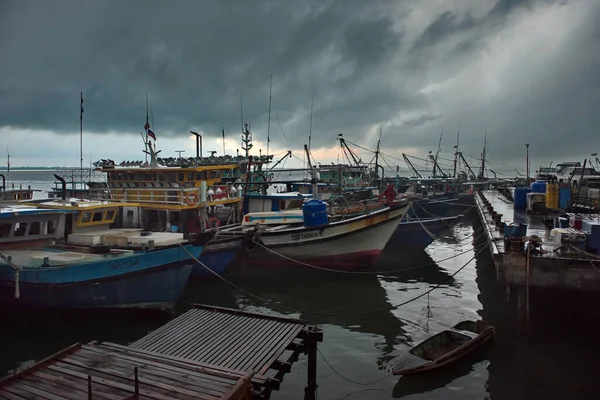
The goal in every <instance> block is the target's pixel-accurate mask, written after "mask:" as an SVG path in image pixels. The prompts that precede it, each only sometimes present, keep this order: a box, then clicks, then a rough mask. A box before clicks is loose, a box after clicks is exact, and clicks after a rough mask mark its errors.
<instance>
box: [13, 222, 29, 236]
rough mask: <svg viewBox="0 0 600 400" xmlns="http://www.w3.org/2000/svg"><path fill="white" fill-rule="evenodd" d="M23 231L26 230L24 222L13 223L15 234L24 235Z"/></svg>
mask: <svg viewBox="0 0 600 400" xmlns="http://www.w3.org/2000/svg"><path fill="white" fill-rule="evenodd" d="M25 232H27V224H26V223H23V222H18V223H16V224H15V236H25Z"/></svg>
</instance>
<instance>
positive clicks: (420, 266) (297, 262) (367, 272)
mask: <svg viewBox="0 0 600 400" xmlns="http://www.w3.org/2000/svg"><path fill="white" fill-rule="evenodd" d="M480 230H482V231H483V232H481V233H479V234H478V236H477V237H475V238H474V239H473V241H476V240H477V239H479V238H480V237H481V236H483V235H484V234H485V233H486V232H485V230H483V226H482V227H481V228H479V229H477V230H475V231H473V234H475V233H477V232H478V231H480ZM255 243H256V245H257V246H259V247H261V248H263V249H265V250H266V251H268V252H270V253H272V254H274V255H276V256H278V257H281V258H283V259H284V260H287V261H290V262H292V263H295V264H298V265H303V266H305V267H309V268H313V269H317V270H320V271H326V272H336V273H340V274H347V275H389V274H396V273H399V272H406V271H413V270H416V269H421V268H425V267H429V266H431V265H433V264H437V263H440V262H444V261H448V260H451V259H453V258H456V257H458V256H461V255H463V254H466V253H468V252H470V251H472V250H473V249H468V250H465V251H462V252H460V253H457V254H454V255H452V256H450V257H447V258H443V259H441V260H438V261H434V262H433V263H426V264H421V265H417V266H415V267H410V268H404V269H395V270H386V271H346V270H340V269H333V268H326V267H319V266H317V265H314V264H309V263H307V262H304V261H300V260H296V259H293V258H291V257H288V256H286V255H283V254H281V253H278V252H276V251H275V250H273V249H270V248H268V247H267V246H265V245H264V244H261V243H259V242H255ZM459 243H460V242H459Z"/></svg>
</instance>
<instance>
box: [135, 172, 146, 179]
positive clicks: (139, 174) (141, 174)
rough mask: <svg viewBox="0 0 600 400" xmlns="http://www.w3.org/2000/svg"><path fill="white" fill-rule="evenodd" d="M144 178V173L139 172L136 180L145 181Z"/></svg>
mask: <svg viewBox="0 0 600 400" xmlns="http://www.w3.org/2000/svg"><path fill="white" fill-rule="evenodd" d="M143 180H144V173H143V172H138V173H137V179H136V181H143Z"/></svg>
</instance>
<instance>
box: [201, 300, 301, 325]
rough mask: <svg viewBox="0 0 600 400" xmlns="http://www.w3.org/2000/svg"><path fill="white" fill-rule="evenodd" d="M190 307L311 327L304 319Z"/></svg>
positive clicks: (222, 308)
mask: <svg viewBox="0 0 600 400" xmlns="http://www.w3.org/2000/svg"><path fill="white" fill-rule="evenodd" d="M190 307H194V308H198V309H203V310H211V311H216V312H223V313H230V314H234V315H247V316H249V317H254V318H261V319H271V320H277V321H282V322H287V323H290V324H300V325H309V322H308V321H306V320H303V319H298V318H288V317H278V316H275V315H267V314H260V313H254V312H250V311H242V310H239V309H234V308H225V307H217V306H211V305H206V304H197V303H192V304H190Z"/></svg>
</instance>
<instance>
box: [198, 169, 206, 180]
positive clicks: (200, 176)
mask: <svg viewBox="0 0 600 400" xmlns="http://www.w3.org/2000/svg"><path fill="white" fill-rule="evenodd" d="M196 180H197V181H205V180H206V171H198V172H196Z"/></svg>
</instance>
